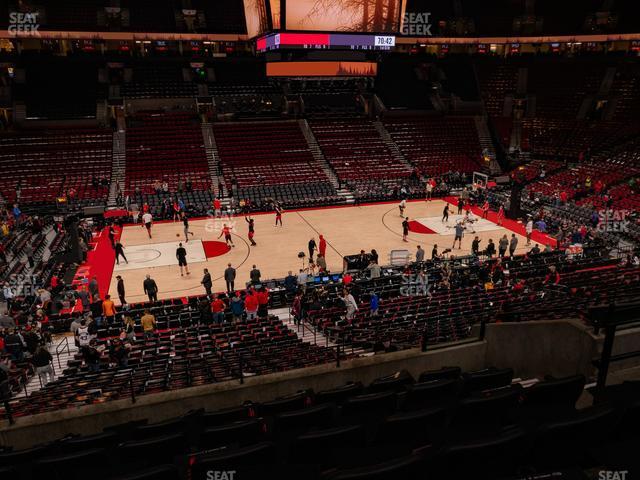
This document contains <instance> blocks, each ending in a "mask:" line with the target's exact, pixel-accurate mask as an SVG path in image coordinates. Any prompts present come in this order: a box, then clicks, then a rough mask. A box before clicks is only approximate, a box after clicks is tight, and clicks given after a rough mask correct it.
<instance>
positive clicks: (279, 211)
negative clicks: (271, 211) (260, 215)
mask: <svg viewBox="0 0 640 480" xmlns="http://www.w3.org/2000/svg"><path fill="white" fill-rule="evenodd" d="M278 225H280V226H282V209H281V208H280V207H279V206H276V227H277V226H278Z"/></svg>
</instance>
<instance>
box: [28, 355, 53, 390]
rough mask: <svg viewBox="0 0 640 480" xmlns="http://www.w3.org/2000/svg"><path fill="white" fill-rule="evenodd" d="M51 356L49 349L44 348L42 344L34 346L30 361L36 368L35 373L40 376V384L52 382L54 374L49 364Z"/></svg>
mask: <svg viewBox="0 0 640 480" xmlns="http://www.w3.org/2000/svg"><path fill="white" fill-rule="evenodd" d="M52 360H53V357H52V356H51V354H50V353H49V350H47V349H46V348H44V347H43V346H39V347H38V348H36V351H35V352H34V354H33V357H32V358H31V362H32V363H33V366H34V367H35V369H36V373H37V374H38V377H39V378H40V383H41V384H42V385H46V384H47V383H49V382H53V380H54V379H55V378H54V374H53V367H52V365H51V361H52Z"/></svg>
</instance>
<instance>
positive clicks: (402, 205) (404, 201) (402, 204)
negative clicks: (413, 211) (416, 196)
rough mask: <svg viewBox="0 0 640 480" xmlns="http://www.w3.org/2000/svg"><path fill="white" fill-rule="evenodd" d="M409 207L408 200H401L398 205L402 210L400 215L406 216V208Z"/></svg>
mask: <svg viewBox="0 0 640 480" xmlns="http://www.w3.org/2000/svg"><path fill="white" fill-rule="evenodd" d="M405 208H407V201H406V200H405V199H404V198H403V199H402V200H400V205H398V210H400V216H401V217H402V218H404V209H405Z"/></svg>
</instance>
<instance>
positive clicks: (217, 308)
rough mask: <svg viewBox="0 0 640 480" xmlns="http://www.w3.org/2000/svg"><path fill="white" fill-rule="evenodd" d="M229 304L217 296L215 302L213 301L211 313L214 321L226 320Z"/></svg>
mask: <svg viewBox="0 0 640 480" xmlns="http://www.w3.org/2000/svg"><path fill="white" fill-rule="evenodd" d="M226 307H227V306H226V305H225V303H224V301H223V300H222V299H221V298H220V297H219V296H217V295H216V296H215V297H214V300H213V302H211V313H212V314H213V321H214V322H216V323H223V322H224V310H225V308H226Z"/></svg>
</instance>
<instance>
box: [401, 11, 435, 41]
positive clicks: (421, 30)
mask: <svg viewBox="0 0 640 480" xmlns="http://www.w3.org/2000/svg"><path fill="white" fill-rule="evenodd" d="M402 34H403V35H413V36H421V37H426V36H429V37H430V36H431V35H432V34H431V13H429V12H422V13H420V12H418V13H416V12H411V13H405V14H404V17H402Z"/></svg>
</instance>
